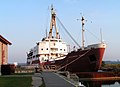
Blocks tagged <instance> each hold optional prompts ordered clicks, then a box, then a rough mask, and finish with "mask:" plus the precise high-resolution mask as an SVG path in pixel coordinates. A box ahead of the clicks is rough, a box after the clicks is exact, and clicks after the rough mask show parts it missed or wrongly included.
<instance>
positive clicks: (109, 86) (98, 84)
mask: <svg viewBox="0 0 120 87" xmlns="http://www.w3.org/2000/svg"><path fill="white" fill-rule="evenodd" d="M82 83H83V84H84V85H85V86H86V87H120V82H119V81H92V82H91V81H89V82H82Z"/></svg>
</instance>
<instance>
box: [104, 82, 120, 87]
mask: <svg viewBox="0 0 120 87" xmlns="http://www.w3.org/2000/svg"><path fill="white" fill-rule="evenodd" d="M102 87H120V84H119V83H118V82H115V83H114V84H106V85H102Z"/></svg>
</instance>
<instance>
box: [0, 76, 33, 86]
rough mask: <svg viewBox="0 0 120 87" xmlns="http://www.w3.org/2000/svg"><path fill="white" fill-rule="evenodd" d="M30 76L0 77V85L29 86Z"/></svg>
mask: <svg viewBox="0 0 120 87" xmlns="http://www.w3.org/2000/svg"><path fill="white" fill-rule="evenodd" d="M31 82H32V77H0V87H31Z"/></svg>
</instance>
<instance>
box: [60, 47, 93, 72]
mask: <svg viewBox="0 0 120 87" xmlns="http://www.w3.org/2000/svg"><path fill="white" fill-rule="evenodd" d="M90 50H91V49H90ZM90 50H88V51H87V52H85V53H84V54H82V55H80V56H79V57H78V58H76V59H75V60H73V61H71V62H70V63H68V64H66V65H64V66H62V67H60V68H59V69H58V71H59V70H61V69H62V68H65V67H67V66H68V65H70V64H72V63H73V62H75V61H77V60H78V59H79V58H81V57H82V56H84V55H85V54H87V53H88V52H89V51H90Z"/></svg>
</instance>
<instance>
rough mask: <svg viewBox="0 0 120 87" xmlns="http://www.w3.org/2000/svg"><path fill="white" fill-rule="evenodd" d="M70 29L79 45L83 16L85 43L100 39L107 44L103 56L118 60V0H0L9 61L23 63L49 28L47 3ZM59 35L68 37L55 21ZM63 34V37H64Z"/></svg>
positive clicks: (1, 29) (1, 31) (0, 20)
mask: <svg viewBox="0 0 120 87" xmlns="http://www.w3.org/2000/svg"><path fill="white" fill-rule="evenodd" d="M51 4H53V6H54V8H55V11H56V14H57V17H58V18H59V19H60V20H61V21H62V23H63V24H64V26H65V27H66V28H67V30H68V31H69V33H70V34H71V35H72V36H73V37H74V39H75V40H76V41H77V42H78V43H79V44H80V45H81V21H77V19H81V17H82V16H84V17H85V19H86V23H85V29H86V30H85V45H86V46H87V45H89V44H92V43H99V42H100V37H101V36H100V29H101V30H102V39H103V41H104V42H105V43H106V44H107V48H106V50H105V54H104V58H103V60H111V61H116V60H119V58H120V55H119V48H120V46H119V44H120V40H119V37H120V29H119V28H120V10H119V9H120V0H0V34H1V35H2V36H3V37H5V38H6V39H8V40H9V41H10V42H11V43H12V45H10V46H9V54H8V55H9V56H8V62H9V63H13V62H19V63H25V62H26V60H27V56H26V52H28V51H29V50H30V49H31V48H33V47H34V46H35V45H36V42H39V41H41V39H42V38H43V37H45V30H46V29H47V31H49V22H50V21H49V20H50V6H51ZM58 28H60V29H59V32H60V34H61V37H62V38H63V40H64V41H65V42H66V43H67V44H74V42H73V41H71V40H70V39H68V38H69V37H68V36H67V35H65V32H64V30H63V29H62V28H61V27H60V25H59V24H58ZM64 38H65V39H64Z"/></svg>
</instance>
